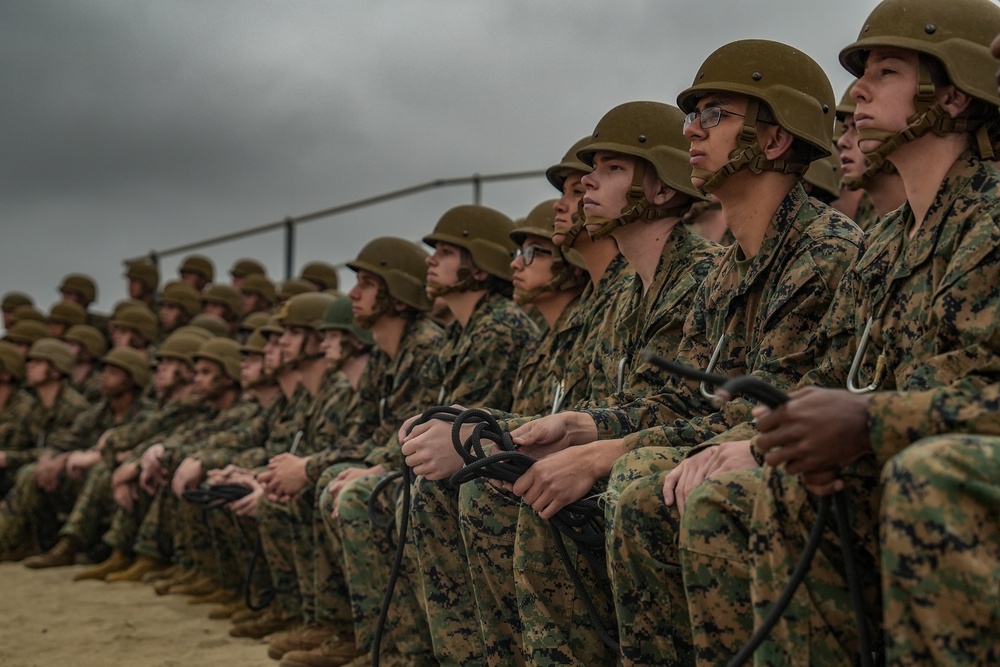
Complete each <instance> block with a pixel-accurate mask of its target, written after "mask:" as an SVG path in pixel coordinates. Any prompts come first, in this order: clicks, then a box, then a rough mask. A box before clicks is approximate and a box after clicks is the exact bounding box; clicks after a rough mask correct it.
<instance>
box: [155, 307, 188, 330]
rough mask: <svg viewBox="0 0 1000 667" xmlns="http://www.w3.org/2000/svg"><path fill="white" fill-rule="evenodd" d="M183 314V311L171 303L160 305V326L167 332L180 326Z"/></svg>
mask: <svg viewBox="0 0 1000 667" xmlns="http://www.w3.org/2000/svg"><path fill="white" fill-rule="evenodd" d="M183 316H184V311H183V310H181V309H180V308H179V307H178V306H175V305H174V304H172V303H164V304H162V305H161V306H160V326H161V327H162V328H163V330H164V331H166V332H168V333H169V332H171V331H173V330H174V329H176V328H177V327H179V326H181V322H182V321H183V320H182V317H183Z"/></svg>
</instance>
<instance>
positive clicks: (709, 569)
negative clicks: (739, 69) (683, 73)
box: [680, 0, 1000, 665]
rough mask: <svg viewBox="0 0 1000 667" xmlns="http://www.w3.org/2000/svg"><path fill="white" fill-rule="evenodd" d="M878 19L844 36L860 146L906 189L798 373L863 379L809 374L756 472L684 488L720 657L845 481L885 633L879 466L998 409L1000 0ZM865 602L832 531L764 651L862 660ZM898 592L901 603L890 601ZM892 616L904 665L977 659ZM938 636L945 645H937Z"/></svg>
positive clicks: (923, 4) (708, 644) (883, 7)
mask: <svg viewBox="0 0 1000 667" xmlns="http://www.w3.org/2000/svg"><path fill="white" fill-rule="evenodd" d="M863 25H864V27H863V29H862V30H861V31H860V33H859V36H858V39H857V41H856V42H855V43H853V44H851V45H849V46H847V47H846V48H845V49H844V50H843V51H842V52H841V62H842V64H843V65H844V66H845V67H846V68H847V69H848V70H849V71H850V72H851V73H852V74H854V75H855V76H857V77H858V78H859V79H858V82H857V83H856V84H855V86H854V88H853V89H852V91H851V95H852V97H853V99H854V101H855V102H856V103H857V109H856V111H855V121H856V123H857V126H858V133H859V139H860V143H861V148H862V150H864V151H865V152H866V157H867V159H868V161H869V162H870V163H871V164H872V165H875V164H877V163H878V161H879V160H882V159H888V160H890V161H891V162H892V163H893V165H894V166H895V167H896V170H897V171H898V172H899V175H900V177H901V178H902V180H903V184H904V187H905V189H906V193H907V203H906V204H905V205H904V206H902V207H901V208H900V209H898V210H897V211H895V212H894V213H892V214H890V215H889V216H887V217H886V218H885V219H883V220H882V221H881V222H880V223H879V224H878V225H877V226H876V227H875V228H874V229H873V230H872V232H871V233H870V235H869V238H868V240H867V244H866V245H867V249H866V251H865V253H864V254H863V256H862V257H861V258H860V259H859V260H858V262H857V263H856V265H855V266H854V267H852V268H851V270H849V271H848V272H846V273H845V276H844V279H843V280H842V282H841V284H840V286H839V288H838V291H837V294H836V296H835V300H834V303H833V305H832V306H831V309H830V314H829V316H828V318H827V319H828V322H827V323H824V325H823V326H822V327H821V328H822V329H824V331H826V332H829V334H830V335H831V336H834V337H835V338H836V339H837V341H838V343H839V341H841V340H842V341H844V343H843V344H838V343H835V344H834V345H832V346H831V349H830V352H829V353H828V354H827V356H826V357H825V358H824V359H823V360H822V361H821V364H820V365H819V367H818V368H817V369H816V370H815V371H813V372H811V373H810V374H809V375H808V376H807V377H806V379H805V380H804V382H803V384H811V385H820V386H825V387H835V386H844V384H847V386H848V388H849V389H852V391H844V390H838V389H820V388H818V387H815V386H810V387H806V388H803V389H801V390H798V391H796V392H794V393H792V394H791V399H790V401H789V402H788V403H786V404H785V405H783V406H781V407H779V408H778V409H776V410H773V411H770V412H768V411H766V410H759V411H758V412H757V417H758V419H757V423H758V427H759V430H760V435H759V436H758V437H757V438H756V439H755V440H754V441H753V442H752V447H753V452H754V454H755V455H756V458H757V459H758V460H759V461H761V463H762V467H755V469H754V470H752V471H751V472H752V473H755V474H756V481H755V482H754V481H753V478H751V481H750V482H749V483H745V484H742V485H741V493H740V495H739V497H734V496H733V494H731V493H729V490H730V489H732V488H733V487H732V482H733V477H732V476H733V475H734V474H738V473H725V474H723V475H720V476H719V477H717V478H715V479H712V480H708V482H706V483H705V484H702V485H701V486H700V487H698V488H697V489H696V490H695V491H694V492H693V493H692V494H691V496H690V497H689V498H688V502H687V508H686V510H685V513H684V517H683V520H682V526H681V534H680V546H681V557H682V565H683V567H684V584H685V589H686V592H687V598H688V601H689V604H690V607H691V611H692V623H693V630H694V637H695V642H696V649H697V650H698V657H699V659H701V660H703V661H704V662H705V663H706V664H709V663H710V664H719V663H720V662H725V661H726V660H727V659H728V655H731V654H732V653H733V652H735V651H736V650H738V649H739V648H741V646H742V645H743V644H744V643H745V641H746V640H747V638H748V637H749V636H750V634H751V632H752V631H753V629H754V627H755V626H756V625H757V624H759V623H760V622H761V620H762V618H763V615H764V614H765V613H766V611H767V610H768V608H769V607H771V605H772V604H773V603H774V601H775V600H776V599H777V598H778V597H779V595H781V594H782V592H783V591H784V589H785V588H786V586H787V583H788V577H789V573H790V572H791V569H792V567H793V564H794V563H795V562H796V561H797V560H798V559H799V556H800V554H801V553H802V550H803V546H804V544H805V540H806V535H807V533H808V532H809V530H810V528H811V527H812V525H813V524H814V522H815V521H816V512H817V501H816V498H815V495H816V494H820V495H826V494H830V493H833V492H836V491H839V490H841V489H846V490H847V491H848V493H849V496H848V498H849V508H850V514H851V518H850V528H851V532H852V533H853V541H854V555H855V560H856V562H857V567H858V571H859V572H860V575H861V576H860V578H861V582H862V595H863V597H864V609H865V617H866V618H865V619H864V621H863V622H864V623H865V624H867V626H868V627H869V628H870V629H872V630H873V631H874V632H875V633H876V635H878V634H881V631H882V622H883V621H882V613H880V612H881V611H882V600H881V599H880V595H879V593H880V591H881V588H882V587H881V585H880V583H881V582H880V581H879V580H878V578H877V577H876V576H874V575H875V574H876V573H877V572H878V570H879V560H880V545H879V543H878V540H877V535H878V534H879V530H880V529H883V528H886V526H885V525H884V524H880V521H879V519H878V512H879V504H880V501H881V500H882V494H881V493H880V490H879V475H880V473H881V472H882V470H883V467H884V466H885V464H886V463H887V462H888V461H889V460H890V459H891V458H893V457H894V456H896V455H897V454H899V453H900V452H903V451H905V450H906V448H907V447H908V446H909V445H910V444H911V443H912V442H914V441H916V440H919V439H921V438H925V437H928V436H933V435H936V434H940V433H945V432H954V431H959V432H961V431H966V430H967V431H973V432H974V431H976V430H979V429H981V428H982V427H983V426H984V425H988V424H995V403H988V404H987V405H988V406H989V407H987V408H986V410H985V411H984V410H983V409H982V408H981V407H977V402H976V398H977V396H978V395H979V392H981V391H984V388H986V387H989V386H990V385H994V384H995V383H996V382H997V379H998V378H997V370H996V369H997V353H998V341H1000V337H998V332H997V326H998V323H1000V298H998V297H1000V291H998V288H997V286H998V285H1000V247H998V244H997V234H996V229H997V222H998V215H1000V213H998V211H1000V206H998V200H997V192H998V186H1000V180H998V176H997V172H996V170H995V169H993V168H992V167H991V166H990V165H988V164H987V163H986V161H987V160H992V159H994V155H995V154H994V149H993V146H995V145H996V143H997V140H998V138H1000V135H998V132H997V128H998V127H1000V112H998V111H997V105H998V103H1000V96H998V95H997V91H996V88H995V84H994V83H993V82H991V81H990V77H989V76H988V74H989V72H990V70H992V69H993V68H994V67H995V63H994V62H993V61H992V59H991V58H990V57H989V55H988V50H987V45H988V44H989V43H990V40H991V39H992V38H993V36H994V35H995V34H996V33H997V32H998V31H1000V8H998V7H997V6H996V5H995V4H993V3H990V2H986V1H985V0H963V1H961V2H953V3H947V4H941V3H936V2H932V1H930V0H887V1H886V2H883V3H882V4H880V5H879V6H878V7H877V8H876V9H875V10H874V11H873V12H872V14H871V15H870V16H869V17H868V19H867V20H866V21H865V22H864V24H863ZM963 402H964V403H967V404H968V406H966V405H963ZM991 432H992V431H991ZM743 446H744V447H745V444H744V445H743ZM889 565H890V567H891V563H890V564H889ZM916 574H917V575H918V576H919V572H918V573H916ZM886 602H887V603H889V601H888V600H887V601H886ZM851 610H852V604H851V600H850V596H849V594H848V587H847V585H846V577H845V574H844V570H843V562H842V558H841V550H840V544H839V539H838V538H837V535H836V532H835V531H833V530H829V531H827V532H826V533H824V535H823V538H822V540H821V544H820V548H819V550H818V552H817V554H816V556H815V557H814V558H813V560H812V563H811V565H810V569H809V572H808V574H807V575H806V577H805V580H804V582H803V584H802V585H801V586H800V587H799V588H798V590H797V592H796V593H795V594H794V596H793V597H792V600H791V603H790V605H789V607H788V609H787V610H786V611H785V613H784V614H783V615H782V616H781V618H780V620H779V621H778V624H777V626H776V627H775V630H774V632H772V633H771V634H770V635H769V636H768V638H767V639H766V640H765V641H764V643H763V644H762V645H761V647H760V648H759V649H758V652H757V659H758V660H760V661H762V662H769V663H771V664H788V665H796V664H812V665H833V664H846V663H850V662H853V661H854V660H856V658H857V653H858V650H859V641H860V639H859V633H858V629H857V627H856V624H855V620H854V617H853V614H852V611H851ZM892 610H893V608H892V607H890V606H888V605H887V607H886V612H885V613H886V618H889V613H890V612H892ZM896 611H898V609H896ZM886 630H888V631H889V632H890V638H889V642H888V645H887V658H888V661H889V663H890V664H926V663H928V662H930V661H931V660H934V659H936V660H940V661H943V662H945V663H947V664H958V663H959V662H966V664H972V663H974V662H976V661H975V660H974V659H973V660H972V661H971V662H970V661H969V660H970V659H969V656H970V655H974V654H975V653H976V651H977V650H978V647H975V646H971V645H970V646H965V645H964V644H963V645H955V647H954V649H955V650H954V651H953V652H950V653H949V649H948V648H947V645H948V644H949V643H950V641H951V638H950V637H943V636H942V637H941V638H940V639H938V638H935V637H925V638H924V639H923V640H922V643H921V645H923V643H929V644H930V645H931V646H928V647H927V649H926V651H927V652H926V653H925V649H924V648H917V647H916V646H914V647H909V646H908V641H909V640H908V639H907V637H909V636H912V634H911V633H912V630H913V629H912V628H910V629H907V631H906V633H905V634H904V635H898V638H899V639H898V640H897V638H896V637H893V636H892V634H891V633H892V632H893V630H890V628H889V627H886ZM897 630H898V628H897ZM897 641H898V642H899V643H895V642H897ZM956 641H958V642H962V641H963V640H962V637H959V638H956ZM938 650H943V653H941V654H940V655H944V656H948V657H945V658H940V657H937V658H932V657H931V655H930V653H934V652H936V651H938ZM979 664H981V663H979Z"/></svg>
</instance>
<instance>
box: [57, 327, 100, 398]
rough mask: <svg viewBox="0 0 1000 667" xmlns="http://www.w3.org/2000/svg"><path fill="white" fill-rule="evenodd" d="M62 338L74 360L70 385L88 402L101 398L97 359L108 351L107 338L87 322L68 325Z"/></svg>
mask: <svg viewBox="0 0 1000 667" xmlns="http://www.w3.org/2000/svg"><path fill="white" fill-rule="evenodd" d="M64 340H65V341H66V345H68V346H69V350H70V352H72V353H73V359H74V360H75V361H76V365H75V366H74V367H73V376H72V377H71V378H70V385H71V386H72V387H73V388H74V389H76V390H77V391H78V392H80V393H81V394H82V395H83V397H84V398H86V399H87V402H88V403H91V404H93V403H96V402H97V401H99V400H100V398H101V368H100V365H99V363H98V360H99V359H100V358H101V357H103V356H104V355H105V353H107V351H108V341H107V339H106V338H105V337H104V334H102V333H101V332H100V331H98V330H97V329H95V328H94V327H92V326H90V325H89V324H77V325H76V326H73V327H70V330H69V331H67V332H66V336H65V338H64Z"/></svg>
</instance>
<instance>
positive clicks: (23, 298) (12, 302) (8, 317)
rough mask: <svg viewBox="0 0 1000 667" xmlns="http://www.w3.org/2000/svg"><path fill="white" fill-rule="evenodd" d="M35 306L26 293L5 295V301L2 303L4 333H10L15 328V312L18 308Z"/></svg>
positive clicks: (0, 306) (0, 303) (0, 304)
mask: <svg viewBox="0 0 1000 667" xmlns="http://www.w3.org/2000/svg"><path fill="white" fill-rule="evenodd" d="M34 304H35V302H34V300H32V298H31V297H30V296H28V295H27V294H25V293H24V292H7V293H6V294H4V295H3V301H0V311H3V328H4V331H10V328H11V327H12V326H14V322H15V319H14V310H15V309H16V308H17V307H18V306H33V305H34Z"/></svg>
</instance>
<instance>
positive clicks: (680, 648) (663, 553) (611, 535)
mask: <svg viewBox="0 0 1000 667" xmlns="http://www.w3.org/2000/svg"><path fill="white" fill-rule="evenodd" d="M683 458H684V453H683V452H682V451H680V450H677V449H673V448H666V447H644V448H641V449H637V450H635V451H632V452H630V453H628V454H626V455H625V456H623V457H622V458H620V459H619V460H618V461H616V462H615V465H614V468H613V469H612V473H611V474H612V479H613V480H621V481H623V482H624V481H626V480H632V481H630V482H627V484H626V485H625V486H624V488H623V489H621V490H620V491H618V492H617V493H616V494H615V495H617V499H616V500H615V501H614V502H611V501H610V500H609V503H608V505H607V507H608V521H607V526H608V528H607V534H608V540H607V559H608V572H609V574H610V576H611V587H612V591H613V594H614V600H615V614H616V616H617V618H618V639H619V643H620V644H621V650H622V662H623V664H624V665H688V664H691V663H693V662H694V656H693V651H692V647H691V622H690V619H689V617H688V612H687V601H686V599H685V597H684V584H683V581H682V578H681V566H680V554H679V553H678V550H677V540H678V537H679V529H680V515H679V514H678V512H677V509H676V508H675V507H667V506H666V505H665V504H664V503H663V480H664V478H665V477H666V475H667V473H669V472H670V471H671V470H673V469H674V468H675V467H677V465H678V464H679V463H680V462H681V460H682V459H683ZM616 486H618V485H616ZM614 491H615V489H614V488H613V489H612V492H614Z"/></svg>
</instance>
